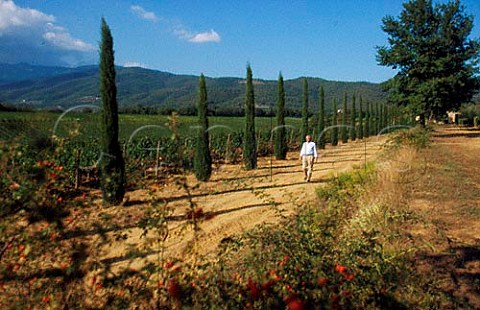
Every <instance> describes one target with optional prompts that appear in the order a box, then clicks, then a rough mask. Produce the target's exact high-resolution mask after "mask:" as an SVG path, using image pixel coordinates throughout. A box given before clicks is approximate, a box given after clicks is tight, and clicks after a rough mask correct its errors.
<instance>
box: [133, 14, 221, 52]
mask: <svg viewBox="0 0 480 310" xmlns="http://www.w3.org/2000/svg"><path fill="white" fill-rule="evenodd" d="M130 11H132V12H133V13H134V14H135V15H136V16H138V17H139V18H142V19H145V20H148V21H152V22H158V21H159V20H160V18H158V17H157V16H156V15H155V13H153V12H148V11H146V10H145V9H144V8H143V7H141V6H139V5H132V6H130ZM161 21H162V22H164V23H166V24H167V25H170V26H172V28H173V31H172V32H173V34H175V35H176V36H177V37H178V38H180V39H182V40H185V41H188V42H191V43H207V42H220V40H221V38H220V35H219V34H218V33H217V32H216V31H215V30H213V29H212V30H210V31H206V32H191V31H189V30H187V28H186V27H185V26H184V25H183V24H182V23H181V22H179V21H172V20H168V19H163V18H162V19H161Z"/></svg>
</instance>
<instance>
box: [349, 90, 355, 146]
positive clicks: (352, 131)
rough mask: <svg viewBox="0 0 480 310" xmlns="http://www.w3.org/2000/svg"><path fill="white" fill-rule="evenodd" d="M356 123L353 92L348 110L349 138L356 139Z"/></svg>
mask: <svg viewBox="0 0 480 310" xmlns="http://www.w3.org/2000/svg"><path fill="white" fill-rule="evenodd" d="M356 123H357V112H356V110H355V93H353V97H352V108H351V111H350V126H351V127H350V140H352V141H355V140H356V139H357V130H356V129H355V126H356Z"/></svg>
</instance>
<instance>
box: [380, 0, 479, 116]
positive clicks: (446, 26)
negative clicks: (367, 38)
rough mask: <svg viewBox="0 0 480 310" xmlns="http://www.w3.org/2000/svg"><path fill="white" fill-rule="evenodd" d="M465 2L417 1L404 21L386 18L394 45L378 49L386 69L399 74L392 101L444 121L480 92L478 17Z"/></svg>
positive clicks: (406, 10)
mask: <svg viewBox="0 0 480 310" xmlns="http://www.w3.org/2000/svg"><path fill="white" fill-rule="evenodd" d="M464 11H465V8H464V6H463V5H462V4H461V2H460V1H450V2H447V3H445V4H440V3H439V4H434V3H433V2H432V1H426V0H411V1H408V2H405V3H404V4H403V11H402V13H401V14H400V16H399V17H398V18H394V17H392V16H386V17H384V18H383V25H382V29H383V31H384V32H386V33H387V35H388V36H389V39H388V40H389V46H383V47H379V48H378V55H377V59H378V62H379V64H381V65H383V66H388V67H392V68H393V69H399V72H398V73H397V75H396V76H395V78H394V79H393V80H392V81H391V82H389V83H388V85H387V88H388V89H390V95H391V96H390V99H391V100H392V101H393V102H394V103H397V104H402V105H409V106H410V107H411V109H412V111H413V113H415V115H420V116H421V119H422V120H424V117H422V116H423V115H427V116H428V115H429V114H430V113H432V114H433V115H434V116H435V117H443V115H444V113H445V112H446V111H448V110H454V109H457V108H458V107H459V106H460V104H462V103H464V102H469V101H470V100H471V99H472V96H473V95H474V94H475V92H476V91H477V90H478V85H479V84H478V83H479V82H478V76H477V75H478V72H479V69H478V67H477V66H478V61H479V55H480V41H478V39H470V38H469V36H470V33H471V31H472V29H473V16H471V15H468V14H466V13H465V12H464Z"/></svg>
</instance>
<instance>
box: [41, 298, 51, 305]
mask: <svg viewBox="0 0 480 310" xmlns="http://www.w3.org/2000/svg"><path fill="white" fill-rule="evenodd" d="M42 302H43V303H46V304H48V303H49V302H50V297H49V296H43V297H42Z"/></svg>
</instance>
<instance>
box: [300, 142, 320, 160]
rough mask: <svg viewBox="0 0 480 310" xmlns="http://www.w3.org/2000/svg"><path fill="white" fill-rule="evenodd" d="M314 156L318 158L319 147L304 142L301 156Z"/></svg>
mask: <svg viewBox="0 0 480 310" xmlns="http://www.w3.org/2000/svg"><path fill="white" fill-rule="evenodd" d="M308 155H313V157H315V158H317V147H316V145H315V142H313V141H310V142H303V145H302V150H301V151H300V156H308Z"/></svg>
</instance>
